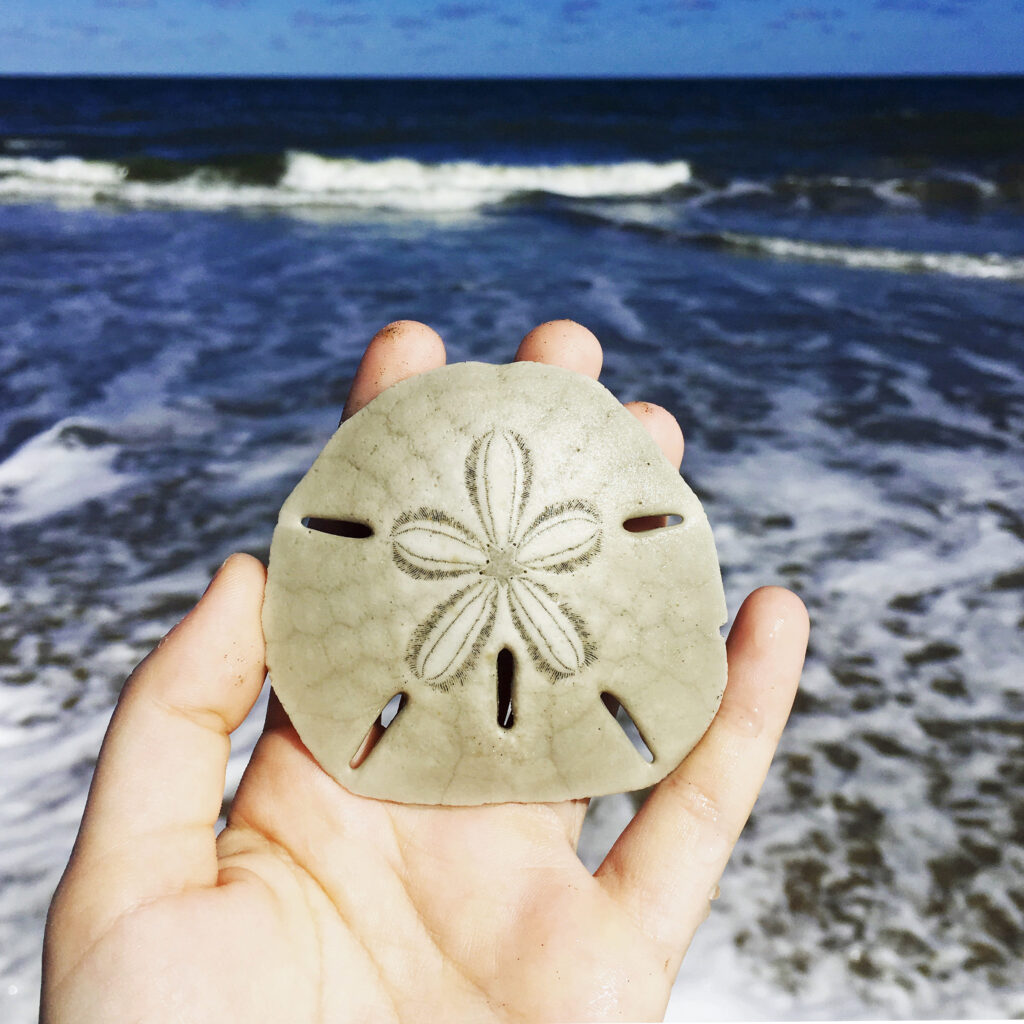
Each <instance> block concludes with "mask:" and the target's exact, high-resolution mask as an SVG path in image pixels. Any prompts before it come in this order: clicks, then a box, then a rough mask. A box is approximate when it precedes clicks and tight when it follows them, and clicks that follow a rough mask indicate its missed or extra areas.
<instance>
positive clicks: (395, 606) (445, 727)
mask: <svg viewBox="0 0 1024 1024" xmlns="http://www.w3.org/2000/svg"><path fill="white" fill-rule="evenodd" d="M664 514H669V515H674V516H679V517H681V521H680V522H678V523H677V524H676V525H671V526H667V527H665V528H662V529H654V530H649V531H646V532H639V533H637V532H631V531H629V530H627V529H626V528H625V527H624V523H625V522H626V521H628V520H631V519H634V518H638V517H642V516H652V515H664ZM725 618H726V609H725V598H724V594H723V591H722V581H721V576H720V573H719V568H718V560H717V557H716V554H715V546H714V540H713V538H712V536H711V529H710V527H709V526H708V522H707V518H706V517H705V515H704V511H703V509H702V508H701V506H700V503H699V502H698V500H697V498H696V497H695V495H694V494H693V492H692V491H691V490H690V488H689V487H688V486H687V485H686V484H685V483H684V481H683V480H682V478H681V477H680V476H679V474H678V473H677V472H676V471H675V470H674V469H673V468H672V467H671V466H670V465H669V464H668V462H667V461H666V460H665V458H664V456H663V455H662V454H661V452H660V450H659V449H658V447H657V446H656V444H655V443H654V441H652V440H651V438H650V436H649V435H648V434H647V432H646V431H645V430H644V429H643V428H642V427H641V426H640V424H639V423H638V422H637V421H636V419H635V418H634V417H633V416H631V415H630V414H629V413H628V412H627V411H626V410H625V409H623V407H622V406H621V405H620V404H619V402H618V401H616V399H615V398H614V396H612V395H611V394H610V393H609V392H608V391H607V390H606V389H605V388H603V387H602V386H601V385H600V384H598V383H597V382H595V381H593V380H590V379H589V378H587V377H584V376H581V375H580V374H577V373H573V372H571V371H569V370H564V369H561V368H558V367H552V366H545V365H542V364H539V363H529V362H522V363H513V364H511V365H508V366H490V365H485V364H482V363H460V364H456V365H454V366H450V367H445V368H443V369H439V370H435V371H433V372H431V373H425V374H420V375H418V376H416V377H413V378H412V379H410V380H407V381H404V382H403V383H400V384H397V385H395V386H394V387H391V388H388V389H387V390H386V391H385V392H384V393H383V394H382V395H380V396H379V397H377V398H375V399H374V400H373V401H372V402H371V403H370V404H369V405H368V406H366V407H365V408H364V409H363V410H361V411H360V412H358V413H357V414H356V415H355V416H353V417H352V418H351V419H350V420H348V421H347V422H346V423H344V424H343V425H342V426H341V427H340V428H339V429H338V431H337V433H335V435H334V436H333V437H332V438H331V440H330V441H329V442H328V443H327V446H326V447H325V448H324V450H323V451H322V452H321V453H320V455H319V456H318V457H317V459H316V461H315V462H314V463H313V466H312V468H311V469H310V470H309V472H308V473H307V474H306V476H305V477H304V478H303V479H302V480H301V481H300V483H299V484H298V486H297V487H296V488H295V490H294V491H293V492H292V494H291V495H290V496H289V498H288V500H287V501H286V502H285V503H284V505H283V507H282V508H281V513H280V517H279V519H278V524H277V528H276V529H275V531H274V539H273V543H272V545H271V549H270V569H269V575H268V580H267V596H266V602H265V604H264V610H263V628H264V632H265V634H266V638H267V662H268V665H269V668H270V674H271V679H272V681H273V684H274V688H275V690H276V692H277V694H278V695H279V697H280V699H281V702H282V704H283V705H284V707H285V709H286V710H287V712H288V714H289V716H290V717H291V720H292V722H293V723H294V724H295V727H296V729H297V730H298V732H299V735H300V737H301V738H302V740H303V742H304V743H305V744H306V746H307V747H308V748H309V750H310V752H311V753H312V754H313V756H314V757H315V758H316V759H317V760H318V761H319V763H320V764H321V765H322V766H323V768H324V769H325V770H326V771H327V772H328V773H329V774H331V775H332V776H333V777H334V778H335V779H337V780H338V782H340V783H341V784H342V785H344V786H346V787H347V788H348V789H350V790H352V791H353V792H356V793H361V794H363V795H366V796H373V797H379V798H383V799H388V800H398V801H403V802H413V803H442V804H478V803H492V802H500V801H507V800H516V801H554V800H565V799H569V798H574V797H584V796H597V795H600V794H603V793H611V792H617V791H623V790H629V789H639V788H642V787H644V786H648V785H651V784H653V783H655V782H657V781H658V780H659V779H661V778H662V777H664V776H665V775H666V774H667V773H668V772H669V771H671V769H672V768H674V767H675V766H676V765H677V764H678V763H679V762H680V761H681V760H682V758H683V757H685V755H686V754H687V753H688V752H689V750H690V749H691V748H692V746H693V745H694V744H695V743H696V742H697V740H698V739H700V737H701V735H702V734H703V733H704V730H705V729H706V728H707V726H708V724H709V723H710V721H711V719H712V717H713V716H714V714H715V711H716V710H717V709H718V705H719V702H720V701H721V698H722V692H723V690H724V688H725V677H726V663H725V644H724V641H723V639H722V636H721V633H720V629H721V627H722V625H723V624H724V622H725ZM398 695H402V696H401V701H400V704H401V707H400V710H399V711H398V713H397V715H396V716H395V718H394V720H393V721H391V722H390V724H388V725H387V728H386V729H385V730H384V731H383V732H382V727H381V726H380V725H379V724H378V725H377V726H376V728H372V727H373V726H374V723H375V722H377V721H378V716H379V715H381V713H382V711H383V710H384V709H385V707H386V706H388V705H389V702H390V706H391V707H392V708H393V707H394V706H395V703H396V702H395V701H394V700H393V698H395V697H396V696H398ZM617 705H621V706H622V708H624V709H625V710H626V711H628V714H629V716H631V718H632V719H633V721H634V722H635V724H636V726H637V728H638V730H639V732H640V734H641V736H642V737H643V739H644V741H645V742H646V745H647V747H648V748H649V750H650V753H651V754H652V755H653V760H651V761H648V760H647V759H646V758H645V757H644V756H643V754H642V753H641V752H639V751H638V750H637V749H635V748H634V745H633V743H631V742H630V739H629V737H628V735H627V733H626V732H625V731H624V729H623V727H622V726H620V725H619V722H618V721H617V720H616V718H615V713H614V709H615V707H616V706H617ZM620 719H621V712H620ZM371 730H372V733H371ZM368 734H372V736H373V737H374V738H377V737H379V738H377V742H376V744H375V745H368V744H365V743H364V740H365V739H366V737H367V735H368ZM368 746H369V753H368V754H367V753H365V752H366V750H367V748H368ZM360 751H362V754H363V756H361V758H359V757H357V756H356V755H357V752H360Z"/></svg>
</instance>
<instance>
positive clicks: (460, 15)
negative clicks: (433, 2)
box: [434, 3, 489, 21]
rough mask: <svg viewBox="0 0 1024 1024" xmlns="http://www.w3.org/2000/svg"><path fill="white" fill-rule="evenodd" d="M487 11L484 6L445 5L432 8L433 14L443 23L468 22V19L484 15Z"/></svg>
mask: <svg viewBox="0 0 1024 1024" xmlns="http://www.w3.org/2000/svg"><path fill="white" fill-rule="evenodd" d="M488 10H489V8H488V7H487V6H486V5H485V4H461V3H447V4H438V5H437V7H435V8H434V14H435V15H436V16H437V17H438V18H441V19H442V20H443V21H468V20H469V19H470V18H477V17H479V16H480V15H481V14H486V13H487V12H488Z"/></svg>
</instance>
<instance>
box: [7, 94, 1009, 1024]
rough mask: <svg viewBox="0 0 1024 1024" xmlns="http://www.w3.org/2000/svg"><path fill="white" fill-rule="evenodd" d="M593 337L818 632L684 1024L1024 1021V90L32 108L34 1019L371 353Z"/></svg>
mask: <svg viewBox="0 0 1024 1024" xmlns="http://www.w3.org/2000/svg"><path fill="white" fill-rule="evenodd" d="M560 317H571V318H572V319H575V320H578V321H580V322H581V323H583V324H586V325H587V326H588V327H590V328H591V329H592V330H593V331H594V332H595V333H596V334H597V335H598V337H599V338H600V339H601V341H602V343H603V344H604V347H605V352H606V364H605V371H604V373H603V376H602V380H603V381H604V383H605V384H606V385H607V386H608V387H609V388H610V389H611V390H612V391H613V392H614V393H615V394H616V395H618V396H619V397H620V398H621V399H622V400H623V401H629V400H633V399H640V398H643V399H649V400H651V401H654V402H658V403H660V404H662V405H664V406H666V407H667V408H669V409H670V410H672V411H673V412H674V413H675V414H676V415H677V417H678V418H679V420H680V422H681V424H682V426H683V430H684V433H685V435H686V439H687V454H686V458H685V460H684V464H683V472H684V475H685V476H686V478H687V480H688V481H689V482H690V484H691V485H692V486H693V487H694V488H695V490H696V491H697V493H698V494H699V496H700V497H701V500H702V501H703V503H704V505H705V508H706V510H707V512H708V515H709V518H710V520H711V522H712V525H713V527H714V530H715V536H716V540H717V543H718V549H719V556H720V558H721V562H722V566H723V573H724V578H725V586H726V595H727V598H728V602H729V607H730V611H731V612H733V613H734V612H735V610H736V608H737V607H738V606H739V603H740V601H741V600H742V598H743V596H744V595H745V594H746V593H747V592H748V591H749V590H751V589H752V588H753V587H755V586H757V585H759V584H762V583H779V584H783V585H786V586H789V587H791V588H793V589H794V590H796V591H797V592H798V593H799V594H800V595H801V596H802V597H803V599H804V601H805V602H806V603H807V605H808V608H809V610H810V613H811V617H812V633H811V649H810V652H809V656H808V662H807V668H806V672H805V676H804V683H803V687H802V691H801V695H800V696H799V698H798V701H797V704H796V707H795V710H794V714H793V719H792V721H791V724H790V727H789V728H788V730H787V732H786V734H785V736H784V739H783V741H782V746H781V748H780V752H779V754H778V757H777V759H776V762H775V764H774V767H773V769H772V772H771V775H770V778H769V780H768V783H767V785H766V787H765V790H764V793H763V795H762V799H761V801H760V802H759V803H758V805H757V808H756V809H755V811H754V815H753V818H752V820H751V822H750V824H749V826H748V828H747V830H746V832H745V833H744V835H743V837H742V838H741V840H740V843H739V845H738V847H737V850H736V853H735V856H734V858H733V861H732V863H731V865H730V867H729V868H728V869H727V871H726V873H725V876H724V878H723V879H722V885H721V898H720V899H719V900H717V901H716V903H715V904H714V909H713V912H712V914H711V917H710V919H709V920H708V922H707V923H706V924H705V925H704V926H703V928H702V930H701V932H700V933H699V935H698V938H697V940H696V942H695V943H694V946H693V948H692V950H691V953H690V955H689V957H688V959H687V961H686V963H685V964H684V967H683V970H682V973H681V975H680V979H679V982H678V983H677V986H676V989H675V992H674V994H673V999H672V1002H671V1004H670V1013H669V1018H670V1019H674V1020H684V1019H687V1018H690V1017H699V1018H711V1019H713V1018H728V1017H730V1016H732V1017H735V1016H740V1017H746V1018H752V1019H763V1018H778V1017H784V1018H791V1019H801V1018H819V1019H820V1018H839V1017H842V1018H866V1017H879V1016H881V1017H890V1018H891V1017H896V1018H902V1017H949V1016H963V1017H967V1016H990V1017H1008V1016H1014V1015H1017V1016H1019V1015H1022V1014H1024V671H1022V666H1024V639H1022V636H1024V78H986V79H968V78H940V79H914V78H904V79H834V80H797V79H793V80H772V81H764V80H711V81H707V80H692V81H690V80H686V81H674V80H673V81H667V80H657V81H634V80H631V81H612V80H599V81H584V80H571V81H541V80H529V81H458V80H451V81H446V80H422V81H420V80H416V81H369V80H367V81H362V80H360V81H352V80H349V81H333V80H285V79H263V80H251V81H250V80H237V79H139V78H121V79H100V78H49V79H31V78H7V79H0V560H2V561H0V564H2V570H0V766H2V767H0V837H2V839H0V1019H3V1020H4V1021H9V1022H11V1024H22V1022H28V1021H30V1020H33V1019H34V1018H35V1014H36V1005H37V998H38V982H39V952H40V946H41V937H42V928H43V920H44V915H45V912H46V908H47V905H48V901H49V898H50V895H51V893H52V891H53V888H54V886H55V884H56V882H57V879H58V878H59V876H60V872H61V870H62V868H63V866H64V863H65V862H66V859H67V855H68V852H69V850H70V847H71V843H72V841H73V838H74V834H75V830H76V827H77V823H78V819H79V817H80V814H81V810H82V806H83V802H84V798H85V794H86V790H87V787H88V783H89V778H90V773H91V770H92V767H93V765H94V763H95V757H96V753H97V750H98V747H99V743H100V740H101V738H102V735H103V731H104V728H105V725H106V721H107V719H108V716H109V713H110V710H111V707H112V706H113V703H114V701H115V699H116V697H117V693H118V689H119V687H120V685H121V683H122V681H123V680H124V678H125V676H126V675H127V674H128V673H129V672H130V670H131V669H132V667H133V666H134V665H135V663H136V662H138V661H139V660H140V659H141V658H142V657H143V656H144V654H145V653H146V652H147V651H148V650H149V648H150V647H151V646H152V645H153V644H154V643H155V642H156V641H157V640H158V639H159V637H160V636H161V635H162V634H163V633H164V632H165V631H166V630H167V629H168V628H169V627H170V626H171V625H172V624H173V623H174V622H175V621H176V620H177V619H178V618H179V617H180V616H181V615H182V614H183V613H184V612H185V611H186V610H187V609H188V608H189V607H190V606H191V604H192V603H193V602H194V600H195V599H196V598H197V596H198V595H199V594H200V593H201V591H202V589H203V588H204V586H205V584H206V582H207V581H208V579H209V576H210V574H211V573H212V571H213V570H215V568H216V567H217V566H218V565H219V564H220V562H221V561H222V560H223V559H224V558H225V557H226V556H227V555H228V554H229V553H230V552H232V551H234V550H245V551H250V552H252V553H253V554H256V555H257V556H259V557H261V558H263V559H265V558H266V555H267V550H268V547H269V543H270V535H271V532H272V529H273V525H274V522H275V518H276V512H277V509H278V507H279V505H280V504H281V502H282V501H283V500H284V498H285V496H286V495H287V494H288V493H289V491H290V490H291V488H292V486H293V485H294V484H295V482H296V481H297V480H298V479H299V478H300V476H301V475H302V474H303V472H304V471H305V469H306V467H308V465H309V463H310V462H311V461H312V459H313V457H314V456H315V454H316V453H317V452H318V451H319V449H320V448H321V447H322V445H323V444H324V442H325V441H326V440H327V438H328V437H329V436H330V434H331V432H332V431H333V429H334V427H335V426H336V424H337V420H338V415H339V412H340V409H341V405H342V402H343V401H344V397H345V394H346V391H347V388H348V385H349V382H350V381H351V378H352V375H353V372H354V370H355V367H356V364H357V362H358V359H359V356H360V354H361V352H362V349H363V347H364V345H365V344H366V342H367V340H368V339H369V338H370V337H371V336H372V335H373V333H374V332H375V331H376V330H377V329H378V328H379V327H380V326H382V325H383V324H385V323H387V322H388V321H390V320H394V319H398V318H413V319H418V320H423V321H425V322H427V323H429V324H431V325H432V326H433V327H435V328H436V329H437V330H438V331H440V333H441V334H442V336H443V337H444V338H445V339H446V341H447V344H448V348H449V355H450V358H451V359H452V360H461V359H482V360H486V361H491V362H501V361H506V360H508V359H509V358H511V356H512V353H513V352H514V351H515V347H516V345H517V343H518V340H519V339H520V338H521V337H522V335H523V334H525V333H526V331H528V330H529V329H530V328H531V327H532V326H534V325H535V324H537V323H540V322H542V321H545V320H550V319H554V318H560ZM264 700H265V697H264ZM258 729H259V717H258V714H257V715H256V716H253V717H252V718H250V720H248V721H247V723H246V724H245V725H244V726H243V728H242V729H241V730H240V732H239V733H238V735H237V736H236V737H235V739H236V742H235V745H234V753H233V756H232V761H231V767H230V771H229V789H230V788H232V787H233V786H234V785H235V784H236V783H237V780H238V778H239V775H240V773H241V770H242V767H243V766H244V761H245V757H246V755H247V752H248V751H249V750H250V749H251V747H252V744H253V742H254V741H255V739H256V736H257V734H258ZM632 806H633V805H632V803H631V802H630V798H628V797H625V796H619V797H610V798H604V799H602V800H599V801H596V802H595V805H594V807H593V808H592V811H591V815H590V817H589V818H588V823H587V825H586V827H585V832H584V838H583V847H582V854H583V856H584V859H585V860H586V861H587V863H589V864H596V863H597V862H598V861H599V859H600V856H601V854H602V852H603V850H604V849H606V848H607V846H608V845H609V844H610V842H611V839H612V837H613V835H614V832H615V829H616V828H618V827H620V826H621V824H622V822H623V821H624V820H625V819H626V818H627V817H628V815H629V814H630V813H631V810H632Z"/></svg>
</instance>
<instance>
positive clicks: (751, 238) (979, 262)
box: [720, 231, 1024, 281]
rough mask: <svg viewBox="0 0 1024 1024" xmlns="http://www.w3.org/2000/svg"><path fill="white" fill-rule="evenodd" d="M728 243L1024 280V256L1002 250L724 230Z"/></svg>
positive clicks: (871, 265)
mask: <svg viewBox="0 0 1024 1024" xmlns="http://www.w3.org/2000/svg"><path fill="white" fill-rule="evenodd" d="M720 237H721V239H722V241H724V242H725V243H726V244H727V245H729V246H731V247H733V248H736V249H741V250H743V251H747V252H758V253H762V254H764V255H765V256H774V257H776V258H778V259H793V260H804V261H806V262H810V263H834V264H838V265H840V266H844V267H851V268H853V269H861V270H888V271H897V272H902V273H913V272H928V273H936V274H947V275H949V276H950V277H969V278H983V279H988V280H993V281H1024V258H1022V257H1017V256H1003V255H1000V254H999V253H985V254H982V255H975V254H973V253H965V252H913V251H909V250H905V249H888V248H882V247H875V246H855V245H839V244H832V243H828V242H810V241H804V240H802V239H797V238H783V237H779V236H775V235H751V234H741V233H739V232H732V231H723V232H722V233H721V236H720Z"/></svg>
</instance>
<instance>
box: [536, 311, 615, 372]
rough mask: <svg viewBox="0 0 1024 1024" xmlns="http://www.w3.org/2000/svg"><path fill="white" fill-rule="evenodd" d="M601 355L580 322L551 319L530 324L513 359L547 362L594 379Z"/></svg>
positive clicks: (595, 339)
mask: <svg viewBox="0 0 1024 1024" xmlns="http://www.w3.org/2000/svg"><path fill="white" fill-rule="evenodd" d="M603 359H604V355H603V353H602V352H601V343H600V342H599V341H598V340H597V338H595V337H594V335H593V334H592V333H591V332H590V331H588V330H587V329H586V327H584V326H583V325H582V324H578V323H576V322H575V321H573V320H551V321H549V322H548V323H546V324H541V325H540V326H539V327H534V329H533V330H532V331H530V333H529V334H527V335H526V337H525V338H523V340H522V341H521V342H520V343H519V349H518V351H517V352H516V361H517V362H530V363H548V364H549V365H551V366H562V367H565V369H567V370H575V371H576V372H577V373H582V374H585V375H586V376H588V377H593V378H594V380H597V377H598V374H600V372H601V363H602V361H603Z"/></svg>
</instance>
